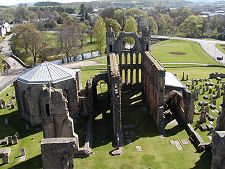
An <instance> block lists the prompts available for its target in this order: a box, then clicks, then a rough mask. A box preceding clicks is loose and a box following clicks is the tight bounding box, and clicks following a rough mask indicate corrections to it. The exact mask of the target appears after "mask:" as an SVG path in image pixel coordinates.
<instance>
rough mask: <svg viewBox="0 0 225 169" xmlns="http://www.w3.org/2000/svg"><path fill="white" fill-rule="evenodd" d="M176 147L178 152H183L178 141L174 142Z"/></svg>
mask: <svg viewBox="0 0 225 169" xmlns="http://www.w3.org/2000/svg"><path fill="white" fill-rule="evenodd" d="M174 142H175V145H176V147H177V149H178V150H183V148H182V146H181V145H180V142H179V141H178V140H176V141H174Z"/></svg>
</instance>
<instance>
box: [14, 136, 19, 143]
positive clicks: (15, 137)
mask: <svg viewBox="0 0 225 169" xmlns="http://www.w3.org/2000/svg"><path fill="white" fill-rule="evenodd" d="M13 144H18V137H17V136H16V135H14V136H13Z"/></svg>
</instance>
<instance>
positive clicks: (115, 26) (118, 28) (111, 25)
mask: <svg viewBox="0 0 225 169" xmlns="http://www.w3.org/2000/svg"><path fill="white" fill-rule="evenodd" d="M105 25H106V29H107V30H108V29H110V28H112V29H113V31H114V33H115V36H116V38H117V37H118V36H119V33H120V31H121V26H120V24H119V23H118V22H117V21H116V20H114V19H111V18H105Z"/></svg>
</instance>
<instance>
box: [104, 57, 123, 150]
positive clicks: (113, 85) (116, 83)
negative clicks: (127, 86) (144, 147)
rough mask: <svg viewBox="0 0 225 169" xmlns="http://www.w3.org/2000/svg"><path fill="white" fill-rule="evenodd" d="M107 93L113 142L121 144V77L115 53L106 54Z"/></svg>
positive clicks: (117, 145)
mask: <svg viewBox="0 0 225 169" xmlns="http://www.w3.org/2000/svg"><path fill="white" fill-rule="evenodd" d="M107 62H108V64H107V65H108V79H109V94H110V100H111V105H110V107H111V114H112V119H113V143H114V145H115V146H116V147H121V146H122V145H123V133H122V119H121V88H122V85H121V78H120V73H119V67H118V64H117V61H116V56H115V54H109V55H108V56H107Z"/></svg>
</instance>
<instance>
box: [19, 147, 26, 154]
mask: <svg viewBox="0 0 225 169" xmlns="http://www.w3.org/2000/svg"><path fill="white" fill-rule="evenodd" d="M20 151H21V156H24V155H26V152H25V148H24V147H22V148H21V150H20Z"/></svg>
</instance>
